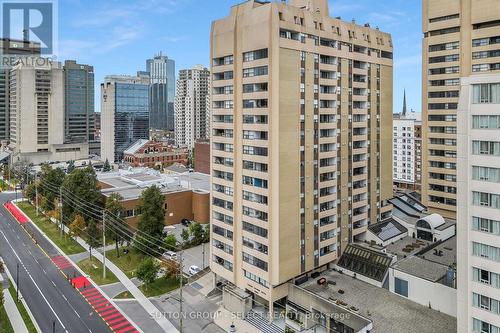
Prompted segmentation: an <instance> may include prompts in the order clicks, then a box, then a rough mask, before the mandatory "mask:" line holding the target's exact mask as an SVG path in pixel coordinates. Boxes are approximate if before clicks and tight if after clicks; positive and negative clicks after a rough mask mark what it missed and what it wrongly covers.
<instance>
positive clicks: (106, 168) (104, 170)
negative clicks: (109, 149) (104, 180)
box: [102, 159, 111, 172]
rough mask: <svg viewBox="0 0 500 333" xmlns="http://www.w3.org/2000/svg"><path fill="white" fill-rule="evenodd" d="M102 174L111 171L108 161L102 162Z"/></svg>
mask: <svg viewBox="0 0 500 333" xmlns="http://www.w3.org/2000/svg"><path fill="white" fill-rule="evenodd" d="M102 171H103V172H110V171H111V165H110V164H109V161H108V159H106V161H105V162H104V165H103V167H102Z"/></svg>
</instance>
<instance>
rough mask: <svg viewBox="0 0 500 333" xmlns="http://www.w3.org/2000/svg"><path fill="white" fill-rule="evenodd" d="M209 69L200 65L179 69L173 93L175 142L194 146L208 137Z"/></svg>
mask: <svg viewBox="0 0 500 333" xmlns="http://www.w3.org/2000/svg"><path fill="white" fill-rule="evenodd" d="M209 87H210V71H209V70H208V69H206V68H204V67H203V66H201V65H197V66H195V67H194V68H192V69H183V70H181V71H179V78H178V79H177V94H176V95H175V143H176V144H177V145H181V146H184V145H185V146H187V147H188V148H189V149H192V148H193V147H194V143H195V141H196V140H198V139H205V138H208V137H209V133H208V132H209V130H210V124H209V118H208V117H209V105H208V104H207V103H209V102H210V101H209V99H207V96H208V94H209Z"/></svg>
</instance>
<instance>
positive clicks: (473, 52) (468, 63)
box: [422, 0, 500, 217]
mask: <svg viewBox="0 0 500 333" xmlns="http://www.w3.org/2000/svg"><path fill="white" fill-rule="evenodd" d="M499 22H500V6H499V3H498V1H495V0H440V1H437V0H424V1H423V30H424V39H423V59H422V63H423V66H422V69H423V73H422V77H423V79H422V82H423V89H422V92H423V96H422V108H423V109H422V110H423V117H422V118H423V140H422V149H423V154H422V157H423V158H422V167H423V168H422V201H423V203H424V204H425V205H427V206H428V207H429V208H430V209H431V210H434V211H436V212H439V213H441V214H442V215H444V216H447V217H455V215H456V209H457V185H456V182H457V134H456V133H457V122H456V121H457V106H458V99H459V95H460V78H461V77H467V76H469V75H471V74H478V75H482V74H491V73H498V71H499V70H500V60H499V56H500V53H499V50H498V49H499V47H498V46H496V45H495V44H497V45H498V44H499V43H500V23H499Z"/></svg>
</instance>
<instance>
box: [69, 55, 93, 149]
mask: <svg viewBox="0 0 500 333" xmlns="http://www.w3.org/2000/svg"><path fill="white" fill-rule="evenodd" d="M64 97H65V98H64V105H65V107H64V122H65V124H64V140H65V142H67V143H77V142H89V141H93V140H94V67H92V66H89V65H81V64H77V63H76V61H74V60H66V61H65V62H64Z"/></svg>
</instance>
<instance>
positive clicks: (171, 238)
mask: <svg viewBox="0 0 500 333" xmlns="http://www.w3.org/2000/svg"><path fill="white" fill-rule="evenodd" d="M163 244H164V247H165V248H166V249H167V250H170V251H175V248H176V247H177V238H176V237H175V235H174V234H170V235H167V237H165V240H164V241H163Z"/></svg>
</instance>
